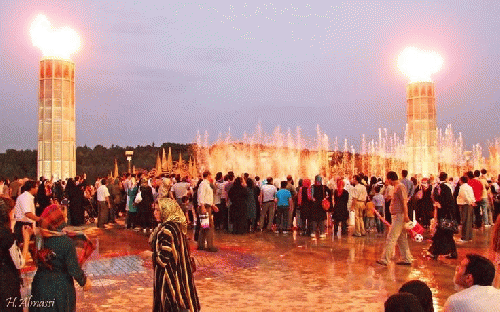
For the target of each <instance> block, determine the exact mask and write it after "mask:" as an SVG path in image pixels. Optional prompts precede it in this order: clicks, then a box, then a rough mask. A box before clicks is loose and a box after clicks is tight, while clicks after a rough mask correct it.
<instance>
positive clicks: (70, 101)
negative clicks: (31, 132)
mask: <svg viewBox="0 0 500 312" xmlns="http://www.w3.org/2000/svg"><path fill="white" fill-rule="evenodd" d="M39 79H40V89H39V101H38V170H37V172H38V176H39V177H41V176H44V177H45V178H47V179H50V178H51V177H54V179H66V178H69V177H74V176H75V175H76V143H75V64H74V63H73V62H72V61H70V60H64V59H57V58H43V59H42V60H41V61H40V75H39Z"/></svg>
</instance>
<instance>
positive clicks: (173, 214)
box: [158, 197, 187, 234]
mask: <svg viewBox="0 0 500 312" xmlns="http://www.w3.org/2000/svg"><path fill="white" fill-rule="evenodd" d="M158 206H159V207H160V218H161V222H162V223H163V222H167V221H172V222H175V223H178V224H179V225H180V227H181V229H182V233H184V234H187V220H186V216H185V215H184V212H182V209H181V207H180V206H179V204H178V203H177V201H176V200H173V199H171V198H167V197H164V198H160V199H159V200H158Z"/></svg>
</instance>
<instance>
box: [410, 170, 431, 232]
mask: <svg viewBox="0 0 500 312" xmlns="http://www.w3.org/2000/svg"><path fill="white" fill-rule="evenodd" d="M414 196H415V197H416V207H415V215H416V218H417V222H418V223H419V224H420V225H422V226H423V227H425V228H429V226H430V224H431V218H432V214H433V212H434V208H433V204H432V186H430V185H429V181H428V180H427V178H423V179H422V181H421V183H420V185H419V186H417V188H416V189H415V195H414Z"/></svg>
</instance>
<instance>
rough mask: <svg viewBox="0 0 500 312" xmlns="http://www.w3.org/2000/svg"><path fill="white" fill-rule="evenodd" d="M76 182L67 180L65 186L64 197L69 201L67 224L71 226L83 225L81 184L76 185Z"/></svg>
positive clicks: (83, 213) (83, 212)
mask: <svg viewBox="0 0 500 312" xmlns="http://www.w3.org/2000/svg"><path fill="white" fill-rule="evenodd" d="M76 182H78V181H74V180H73V179H69V180H68V184H67V186H66V196H67V197H68V201H69V208H68V214H69V218H68V220H69V223H70V224H71V225H76V226H78V225H83V224H84V223H85V211H84V208H83V202H84V199H85V198H84V196H83V184H82V183H79V184H78V185H77V184H76Z"/></svg>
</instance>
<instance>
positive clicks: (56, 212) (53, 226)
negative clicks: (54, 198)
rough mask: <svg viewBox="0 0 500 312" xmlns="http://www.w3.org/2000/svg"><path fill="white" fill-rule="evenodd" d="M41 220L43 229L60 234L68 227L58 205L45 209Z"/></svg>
mask: <svg viewBox="0 0 500 312" xmlns="http://www.w3.org/2000/svg"><path fill="white" fill-rule="evenodd" d="M40 218H41V219H42V220H41V222H40V227H41V228H42V229H46V230H49V231H58V232H60V231H62V229H63V228H64V227H65V226H66V222H65V220H64V213H63V212H62V210H61V208H60V207H59V206H58V205H57V204H52V205H50V206H48V207H47V208H45V210H44V211H43V213H42V215H41V216H40Z"/></svg>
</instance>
